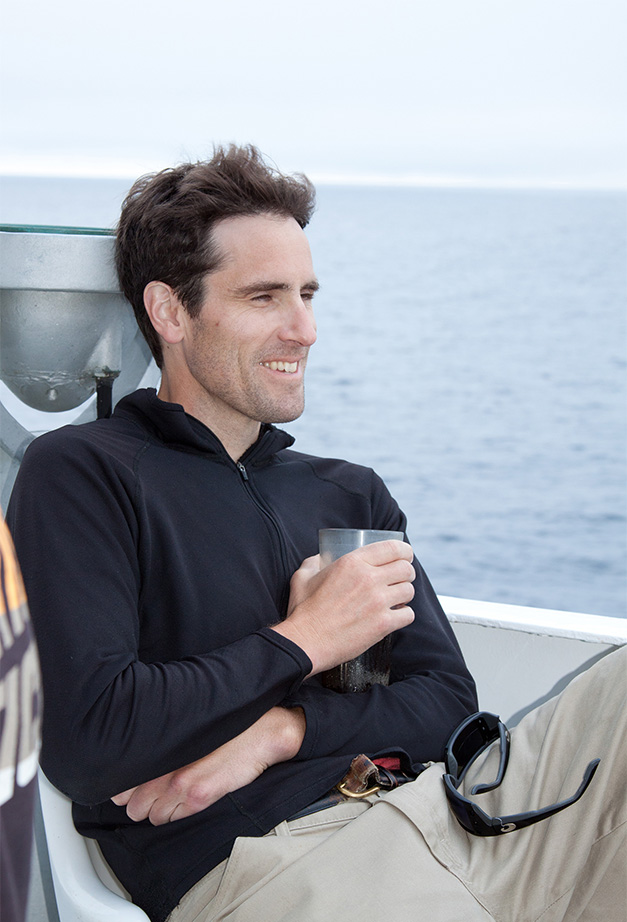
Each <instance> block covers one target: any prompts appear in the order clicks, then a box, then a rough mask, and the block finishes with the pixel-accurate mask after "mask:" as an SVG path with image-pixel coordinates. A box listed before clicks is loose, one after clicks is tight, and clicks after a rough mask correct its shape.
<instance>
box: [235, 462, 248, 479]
mask: <svg viewBox="0 0 627 922" xmlns="http://www.w3.org/2000/svg"><path fill="white" fill-rule="evenodd" d="M236 464H237V469H238V471H239V472H240V474H241V475H242V479H243V480H248V473H247V471H246V468H245V467H244V465H243V464H242V462H241V461H237V462H236Z"/></svg>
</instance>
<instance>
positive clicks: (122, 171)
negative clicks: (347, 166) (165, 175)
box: [0, 157, 627, 192]
mask: <svg viewBox="0 0 627 922" xmlns="http://www.w3.org/2000/svg"><path fill="white" fill-rule="evenodd" d="M170 165H171V164H170ZM165 166H168V164H166V165H165ZM164 168H165V167H164V166H160V165H156V164H155V162H154V161H152V162H149V161H147V160H142V159H137V160H127V161H115V160H114V161H111V160H99V161H91V162H90V161H84V160H83V161H74V162H69V163H63V164H60V163H58V162H56V163H54V162H50V161H49V160H48V161H43V160H33V161H31V162H30V163H28V162H27V163H26V164H25V163H24V161H23V160H21V161H17V159H10V158H7V159H3V158H1V157H0V178H3V179H4V178H6V179H9V178H20V179H123V180H126V181H128V182H129V183H132V182H134V180H135V179H136V178H137V177H139V176H142V175H144V174H146V173H154V172H158V171H159V170H160V169H164ZM285 172H304V173H305V174H306V175H307V176H308V177H309V179H310V180H311V181H312V182H313V183H314V185H320V186H368V187H375V186H378V187H387V188H395V187H396V188H453V189H455V188H456V189H494V190H497V189H504V190H505V189H507V190H510V189H511V190H517V189H519V190H533V189H537V190H556V191H559V190H564V191H567V190H573V191H574V190H582V191H608V192H610V191H615V192H620V191H627V176H620V177H616V176H612V177H600V176H598V175H590V174H588V175H585V176H584V175H578V176H573V175H570V176H565V177H556V176H546V175H545V176H521V175H516V174H509V175H506V176H499V177H496V176H478V175H476V174H471V173H452V172H451V173H417V172H398V173H385V172H381V173H380V172H377V171H372V170H369V171H362V172H354V173H345V172H342V171H323V170H315V169H312V170H303V171H292V170H286V171H285Z"/></svg>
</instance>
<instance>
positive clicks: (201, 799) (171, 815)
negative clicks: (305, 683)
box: [112, 707, 306, 826]
mask: <svg viewBox="0 0 627 922" xmlns="http://www.w3.org/2000/svg"><path fill="white" fill-rule="evenodd" d="M305 729H306V725H305V715H304V712H303V710H302V708H300V707H296V708H292V709H287V708H282V707H274V708H271V709H270V710H269V711H268V712H267V713H266V714H264V715H263V717H261V718H260V719H259V720H258V721H256V723H254V724H253V725H252V726H251V727H249V728H248V729H247V730H245V731H244V732H243V733H241V734H239V736H236V737H235V738H234V739H232V740H229V742H228V743H225V744H224V745H223V746H220V747H219V749H216V750H215V751H214V752H211V753H209V754H208V755H206V756H204V757H203V758H202V759H198V760H197V761H196V762H192V763H190V764H189V765H185V766H183V767H182V768H179V769H176V770H175V771H173V772H169V773H168V774H167V775H162V776H161V777H159V778H155V779H154V780H152V781H147V782H146V783H145V784H141V785H139V786H137V787H135V788H131V789H130V790H128V791H124V792H122V793H121V794H118V795H116V796H115V797H113V798H112V800H113V802H114V803H115V804H117V805H118V806H125V807H126V812H127V814H128V815H129V817H130V818H131V819H132V820H135V821H136V822H138V821H140V820H143V819H149V820H150V822H151V823H152V824H153V825H154V826H160V825H162V824H164V823H171V822H173V821H174V820H177V819H183V817H186V816H191V815H193V814H195V813H200V811H201V810H205V809H206V808H207V807H209V806H211V804H214V803H216V801H218V800H220V798H222V797H224V796H225V795H226V794H230V793H231V792H233V791H236V790H238V789H239V788H242V787H244V786H245V785H247V784H250V783H251V782H253V781H254V780H255V779H256V778H258V777H259V776H260V775H261V774H263V772H264V771H265V770H266V769H267V768H269V766H270V765H276V764H277V763H278V762H286V761H288V760H289V759H291V758H293V757H294V756H295V755H297V753H298V750H299V749H300V747H301V744H302V741H303V739H304V736H305Z"/></svg>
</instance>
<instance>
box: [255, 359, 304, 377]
mask: <svg viewBox="0 0 627 922" xmlns="http://www.w3.org/2000/svg"><path fill="white" fill-rule="evenodd" d="M260 364H261V365H263V367H264V368H269V369H270V371H283V372H285V374H288V375H293V374H294V373H295V372H297V371H298V362H261V363H260Z"/></svg>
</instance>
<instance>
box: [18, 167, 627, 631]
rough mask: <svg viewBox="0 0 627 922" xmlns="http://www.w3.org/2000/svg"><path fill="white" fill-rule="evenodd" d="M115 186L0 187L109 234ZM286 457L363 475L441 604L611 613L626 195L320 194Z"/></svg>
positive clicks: (620, 505)
mask: <svg viewBox="0 0 627 922" xmlns="http://www.w3.org/2000/svg"><path fill="white" fill-rule="evenodd" d="M128 185H129V183H128V182H125V181H121V180H98V181H95V180H44V179H41V180H34V179H19V180H18V179H4V180H0V222H7V223H44V224H46V223H47V224H77V225H91V226H100V227H106V226H112V225H113V224H114V223H115V220H116V216H117V212H118V208H119V203H120V201H121V199H122V197H123V194H124V191H125V190H126V188H128ZM318 203H319V204H318V210H317V213H316V215H315V217H314V220H313V222H312V225H311V228H310V229H309V237H310V240H311V244H312V250H313V255H314V264H315V267H316V271H317V274H318V276H319V278H320V281H321V291H320V293H319V295H318V296H317V299H316V309H317V315H318V326H319V340H318V343H317V344H316V345H315V347H314V348H313V349H312V352H311V357H310V361H309V367H308V373H307V408H306V411H305V414H304V416H303V417H302V418H301V419H300V420H298V421H297V422H295V423H292V424H289V425H287V426H286V428H287V429H289V430H290V431H291V432H292V433H293V434H294V435H295V436H296V438H297V446H296V447H299V448H301V449H302V450H305V451H311V452H314V453H318V454H326V455H333V456H338V457H346V458H350V459H351V460H355V461H358V462H359V463H362V464H366V465H368V466H371V467H374V468H375V469H376V470H377V471H378V472H379V473H380V474H381V475H382V476H383V478H384V479H385V480H386V482H387V483H388V485H389V487H390V489H391V491H392V493H393V494H394V495H395V496H396V498H397V499H398V501H399V503H400V505H401V506H402V508H403V509H404V511H405V512H406V514H407V516H408V520H409V527H408V532H409V536H410V539H411V541H412V544H413V546H414V548H415V550H416V553H417V555H418V557H419V559H420V560H421V562H422V563H423V565H424V567H425V569H426V570H427V573H428V574H429V576H430V578H431V580H432V582H433V584H434V586H435V588H436V590H437V591H438V592H439V593H442V594H445V595H453V596H461V597H468V598H476V599H488V600H492V601H503V602H513V603H517V604H523V605H535V606H540V607H545V608H556V609H563V610H570V611H588V612H592V613H595V614H604V615H614V616H618V617H624V616H626V615H627V317H626V314H627V196H626V195H625V193H622V192H589V191H586V192H576V191H559V192H557V191H555V192H553V191H551V192H549V191H495V190H462V189H460V190H453V189H410V188H407V189H400V188H375V187H369V188H357V187H354V188H353V187H331V186H329V187H321V188H320V189H319V194H318Z"/></svg>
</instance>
